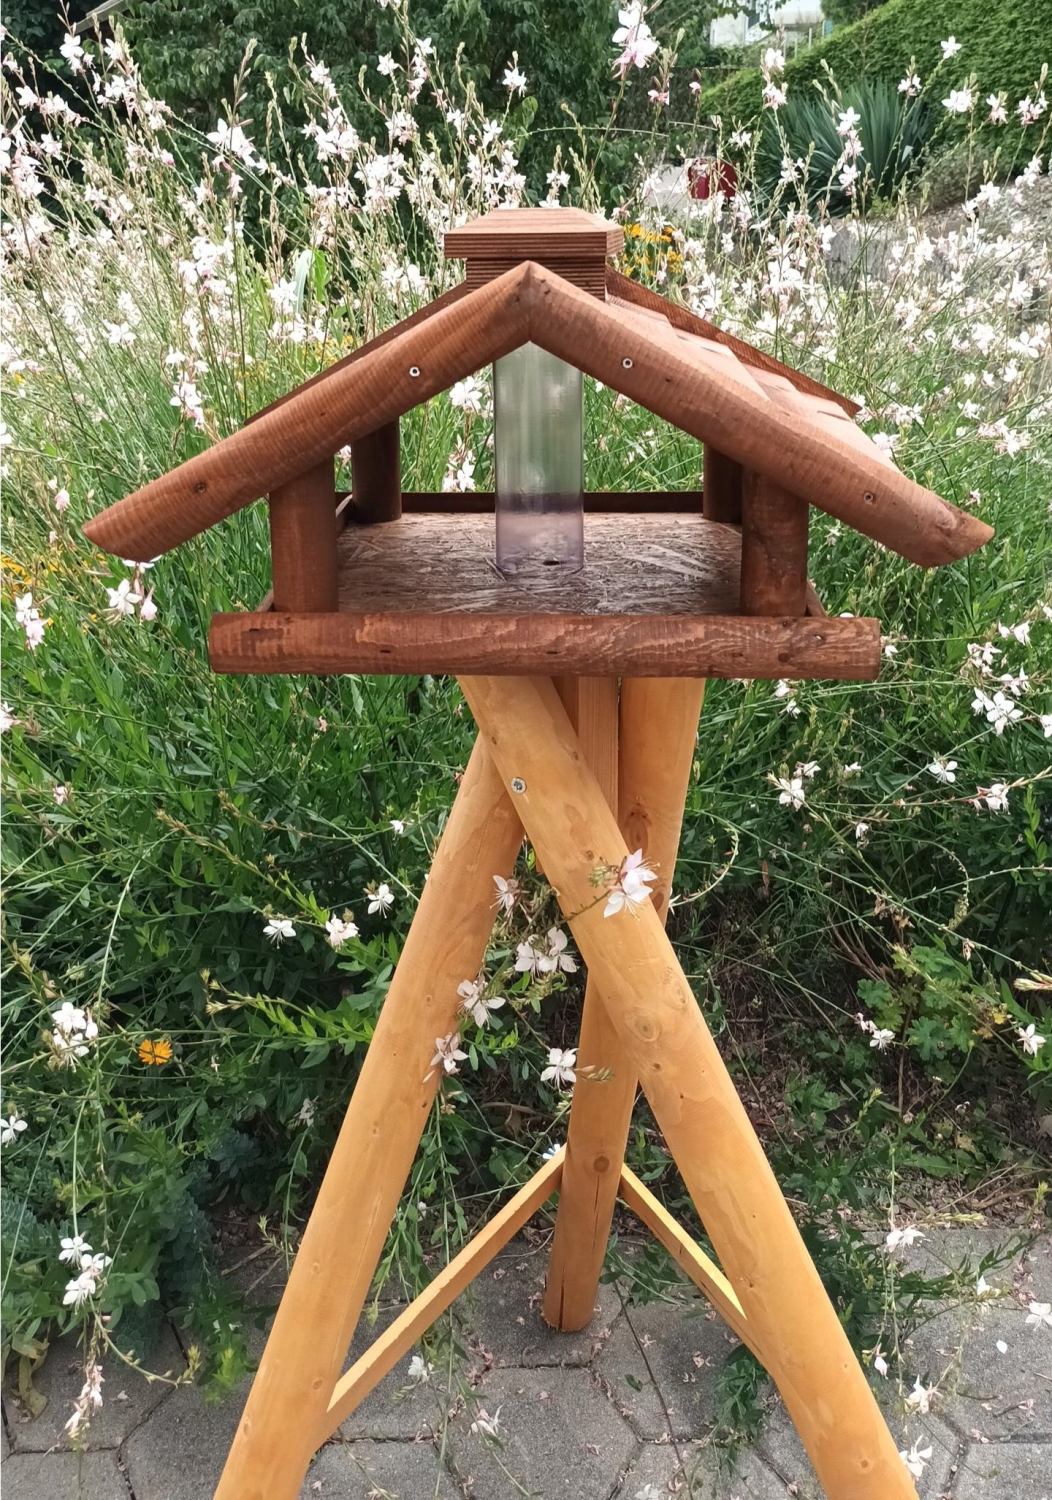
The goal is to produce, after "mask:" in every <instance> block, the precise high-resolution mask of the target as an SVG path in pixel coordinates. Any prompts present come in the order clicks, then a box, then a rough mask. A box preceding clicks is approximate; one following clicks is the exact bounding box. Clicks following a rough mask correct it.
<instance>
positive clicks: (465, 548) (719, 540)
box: [337, 512, 741, 615]
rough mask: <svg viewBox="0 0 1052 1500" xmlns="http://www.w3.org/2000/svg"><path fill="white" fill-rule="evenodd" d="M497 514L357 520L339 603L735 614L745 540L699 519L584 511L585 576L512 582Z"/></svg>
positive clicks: (344, 540) (345, 546)
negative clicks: (504, 570) (498, 551)
mask: <svg viewBox="0 0 1052 1500" xmlns="http://www.w3.org/2000/svg"><path fill="white" fill-rule="evenodd" d="M495 543H496V531H495V519H494V517H493V516H492V515H464V514H457V515H435V514H417V515H403V516H402V517H401V519H400V520H398V521H388V522H384V523H382V524H379V525H375V526H359V525H355V524H354V523H353V522H350V523H349V524H348V525H347V526H346V527H345V529H344V530H343V531H342V532H341V534H340V537H339V541H338V544H337V545H338V552H339V589H340V609H341V610H342V611H348V612H352V611H353V612H355V613H363V614H383V613H388V612H398V613H412V614H453V613H461V614H463V613H469V614H499V615H514V614H524V613H531V614H568V615H582V614H587V615H734V614H737V613H738V607H739V605H738V577H739V570H740V565H741V536H740V533H739V531H738V529H737V528H736V527H734V526H724V525H721V524H719V523H717V522H714V521H706V520H704V519H703V518H702V517H701V516H700V515H690V514H675V513H666V512H658V513H651V514H648V515H609V514H604V513H596V512H593V513H591V514H587V513H586V515H585V520H584V554H585V565H584V568H583V570H582V571H581V572H580V573H574V574H563V575H561V576H556V577H551V576H548V575H544V576H542V577H539V578H538V577H531V578H517V579H516V578H505V577H503V575H502V574H500V573H499V572H498V571H497V566H496V560H495Z"/></svg>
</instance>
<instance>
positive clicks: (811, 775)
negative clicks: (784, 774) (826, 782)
mask: <svg viewBox="0 0 1052 1500" xmlns="http://www.w3.org/2000/svg"><path fill="white" fill-rule="evenodd" d="M821 769H822V767H821V766H820V765H819V764H818V762H817V760H798V761H797V763H796V771H795V773H794V774H795V775H797V776H802V777H803V778H804V780H805V781H814V779H815V777H816V776H817V775H818V773H819V771H820V770H821Z"/></svg>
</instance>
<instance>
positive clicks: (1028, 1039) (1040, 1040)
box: [1015, 1021, 1045, 1057]
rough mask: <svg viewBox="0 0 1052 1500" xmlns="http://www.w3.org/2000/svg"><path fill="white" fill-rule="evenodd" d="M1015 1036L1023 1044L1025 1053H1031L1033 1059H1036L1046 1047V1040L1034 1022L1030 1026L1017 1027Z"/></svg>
mask: <svg viewBox="0 0 1052 1500" xmlns="http://www.w3.org/2000/svg"><path fill="white" fill-rule="evenodd" d="M1015 1034H1016V1036H1017V1037H1018V1038H1019V1040H1020V1041H1021V1042H1022V1044H1023V1051H1024V1052H1029V1054H1030V1056H1031V1057H1036V1056H1037V1054H1038V1053H1039V1052H1040V1051H1041V1048H1042V1047H1043V1046H1044V1045H1045V1038H1044V1037H1043V1036H1041V1035H1040V1034H1039V1033H1038V1029H1037V1027H1036V1026H1035V1025H1034V1023H1033V1021H1031V1023H1030V1025H1029V1026H1017V1027H1016V1032H1015Z"/></svg>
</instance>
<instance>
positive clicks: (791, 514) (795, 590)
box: [741, 469, 808, 616]
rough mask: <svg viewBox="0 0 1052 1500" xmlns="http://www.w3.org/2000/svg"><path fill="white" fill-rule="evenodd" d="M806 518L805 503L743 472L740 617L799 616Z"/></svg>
mask: <svg viewBox="0 0 1052 1500" xmlns="http://www.w3.org/2000/svg"><path fill="white" fill-rule="evenodd" d="M807 515H808V506H807V501H806V500H801V499H799V497H798V496H796V495H793V494H790V492H789V491H788V490H786V489H783V488H782V486H781V485H779V484H775V483H774V482H773V481H772V480H770V479H765V478H764V477H763V475H761V474H754V473H752V472H751V471H750V470H748V469H746V471H745V475H744V480H743V483H742V532H741V536H742V554H741V611H742V614H743V615H775V616H778V615H802V614H804V612H805V610H806V607H807Z"/></svg>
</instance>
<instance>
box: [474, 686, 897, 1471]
mask: <svg viewBox="0 0 1052 1500" xmlns="http://www.w3.org/2000/svg"><path fill="white" fill-rule="evenodd" d="M460 684H461V688H462V690H463V692H464V695H465V697H466V698H467V700H468V703H469V704H470V706H471V709H472V712H473V713H474V715H475V719H476V722H477V723H478V725H479V730H480V734H481V735H482V737H483V738H484V739H485V742H486V743H487V745H488V746H489V747H490V749H491V751H492V753H493V758H494V761H495V762H496V765H497V767H498V769H499V771H500V774H501V777H502V779H503V781H504V784H505V786H508V787H511V786H513V785H514V787H516V788H518V790H517V791H516V792H515V794H514V797H513V800H514V804H515V808H516V811H518V812H519V814H520V817H521V819H522V822H523V825H524V827H525V828H526V831H527V833H528V835H529V837H530V838H531V840H532V841H533V842H534V843H535V844H536V845H537V847H538V848H539V850H540V852H541V855H542V856H543V859H544V864H545V869H546V870H547V871H548V874H549V878H550V879H551V881H552V883H553V884H554V886H555V888H556V890H557V891H558V896H559V902H560V905H561V906H562V909H563V912H564V914H565V917H566V919H567V921H568V922H569V925H570V927H571V930H572V932H573V935H574V938H575V939H576V942H577V945H578V948H579V950H580V952H581V955H582V957H583V958H584V960H585V962H586V963H587V965H588V970H589V974H590V976H591V978H592V979H593V980H595V981H596V982H597V984H598V986H599V991H600V993H601V994H602V996H603V1001H604V1004H605V1006H606V1007H607V1009H608V1011H609V1013H610V1016H611V1018H612V1020H613V1021H614V1024H615V1025H616V1027H617V1030H618V1034H619V1036H620V1038H621V1043H622V1046H623V1047H624V1048H625V1050H626V1051H627V1052H628V1053H629V1054H630V1055H631V1056H632V1058H633V1060H634V1061H635V1063H636V1066H637V1067H638V1069H639V1073H640V1079H641V1081H642V1084H643V1088H644V1090H645V1091H646V1094H647V1097H648V1099H649V1101H650V1104H651V1107H652V1108H653V1111H654V1115H655V1117H656V1119H657V1122H658V1125H659V1126H660V1128H661V1130H662V1133H663V1134H664V1137H665V1140H666V1141H667V1143H668V1146H669V1150H670V1151H671V1153H672V1156H673V1158H674V1159H675V1161H676V1163H677V1164H678V1166H679V1169H680V1171H681V1173H682V1175H683V1179H684V1182H685V1184H686V1187H687V1190H688V1192H689V1193H690V1195H691V1198H692V1199H693V1201H694V1204H695V1206H696V1207H697V1210H698V1212H699V1214H700V1215H701V1218H702V1222H703V1223H704V1224H705V1226H706V1229H707V1231H708V1233H709V1236H710V1238H711V1240H712V1243H713V1246H714V1248H715V1250H716V1253H717V1255H718V1256H719V1259H720V1263H721V1265H722V1267H723V1270H724V1273H725V1275H726V1276H727V1279H728V1281H729V1282H730V1284H731V1286H732V1287H733V1289H734V1292H735V1294H736V1295H737V1297H738V1299H739V1301H740V1304H741V1307H742V1310H743V1312H744V1314H745V1317H746V1318H747V1319H748V1321H749V1323H750V1324H751V1325H752V1326H753V1327H754V1328H756V1329H757V1330H758V1337H759V1338H760V1339H761V1340H762V1346H763V1348H764V1349H765V1357H766V1362H767V1365H768V1369H769V1371H770V1374H771V1376H772V1378H773V1379H774V1381H775V1383H776V1384H777V1386H778V1388H779V1390H780V1391H781V1393H782V1396H783V1398H784V1400H785V1403H786V1406H787V1408H788V1410H789V1414H790V1416H791V1417H792V1420H793V1422H794V1423H795V1425H796V1428H797V1431H798V1433H799V1434H800V1438H801V1440H802V1442H803V1444H804V1447H805V1448H806V1450H807V1452H808V1454H809V1455H810V1458H811V1461H812V1463H813V1464H814V1466H815V1470H816V1472H817V1474H818V1477H819V1479H820V1481H821V1483H822V1484H823V1485H824V1486H825V1489H826V1493H827V1494H828V1495H829V1496H830V1497H832V1500H916V1490H915V1488H914V1486H913V1483H912V1481H911V1480H910V1477H909V1474H908V1473H907V1471H906V1469H905V1467H904V1465H903V1464H902V1462H901V1460H900V1459H899V1456H898V1450H897V1449H896V1447H895V1444H894V1442H893V1440H892V1438H891V1434H890V1433H889V1432H888V1429H887V1426H886V1425H885V1423H884V1419H883V1417H882V1416H881V1413H880V1409H879V1407H878V1406H877V1404H876V1401H875V1399H874V1396H873V1393H872V1391H871V1390H870V1388H869V1385H868V1384H867V1382H866V1377H865V1375H864V1374H863V1372H862V1369H861V1367H860V1366H859V1364H858V1361H857V1360H856V1358H855V1356H854V1353H853V1351H852V1349H851V1345H850V1343H849V1341H848V1338H847V1335H846V1333H845V1332H844V1329H843V1328H842V1326H841V1324H840V1320H839V1319H838V1317H837V1314H836V1311H835V1309H834V1308H833V1306H832V1304H831V1303H830V1301H829V1298H828V1297H827V1295H826V1292H825V1289H824V1287H823V1286H822V1282H821V1279H820V1277H819V1275H818V1272H817V1271H816V1270H815V1267H814V1265H813V1263H812V1261H811V1259H810V1257H809V1256H808V1254H807V1251H806V1249H805V1247H804V1244H803V1241H802V1240H801V1238H800V1233H799V1230H798V1229H797V1227H796V1225H795V1223H794V1222H793V1217H792V1215H791V1213H790V1212H789V1208H788V1206H787V1204H786V1202H785V1199H784V1198H783V1197H782V1194H781V1192H780V1190H779V1187H778V1184H777V1181H776V1180H775V1177H774V1174H773V1173H772V1171H771V1168H770V1165H769V1164H768V1162H767V1159H766V1157H765V1156H764V1153H763V1149H762V1147H761V1145H760V1142H759V1141H758V1139H757V1137H756V1133H755V1131H754V1130H753V1127H752V1124H751V1122H750V1120H749V1117H748V1114H747V1113H746V1111H745V1107H744V1105H743V1104H742V1102H741V1100H740V1099H739V1098H738V1095H737V1092H736V1090H735V1088H734V1084H733V1082H732V1080H731V1077H730V1075H729V1073H728V1072H727V1069H726V1067H725V1066H724V1064H723V1060H722V1059H721V1057H720V1054H719V1051H718V1049H717V1047H716V1044H715V1042H714V1041H713V1039H712V1036H711V1034H710V1032H709V1030H708V1027H707V1026H706V1025H705V1022H704V1019H703V1018H702V1014H701V1011H700V1009H699V1008H698V1003H697V1001H696V999H695V998H694V995H693V993H692V991H691V988H690V985H689V984H688V982H687V980H686V977H685V976H684V974H683V971H682V969H681V968H680V966H679V964H678V962H677V961H676V957H675V954H674V952H673V950H672V946H671V944H670V943H669V941H668V938H667V937H666V936H665V933H664V930H663V927H662V924H661V919H660V917H659V916H658V913H657V912H656V911H655V910H654V908H653V906H652V904H651V903H650V902H646V903H644V904H643V905H641V906H640V907H639V908H638V910H636V911H633V912H620V913H618V914H617V915H616V916H614V917H612V918H606V917H605V916H604V906H605V902H604V899H603V894H602V892H601V891H598V892H597V890H596V887H595V885H594V883H593V880H594V876H595V872H596V870H597V869H599V868H600V867H602V866H605V865H610V864H612V865H614V866H615V867H616V866H618V865H620V864H621V862H622V861H623V860H624V859H625V858H626V857H627V854H628V849H627V846H626V844H625V842H624V839H623V838H622V837H621V834H620V832H619V830H618V827H617V820H616V818H615V817H614V814H613V813H612V812H611V810H610V808H609V807H608V806H607V804H606V799H605V798H604V797H603V794H602V791H601V790H600V788H599V786H598V785H597V784H596V781H595V778H594V777H593V776H592V775H591V773H590V772H589V771H588V769H587V767H586V766H585V765H584V763H583V758H582V756H581V753H580V749H579V746H578V744H577V739H576V736H575V735H574V733H573V730H572V728H571V725H570V722H569V720H568V719H567V717H566V713H565V711H564V710H563V707H562V705H561V704H560V702H559V699H558V696H557V694H556V692H555V689H554V687H553V686H552V684H551V683H550V682H548V681H546V680H545V679H543V678H514V679H507V678H498V677H462V678H461V679H460Z"/></svg>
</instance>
